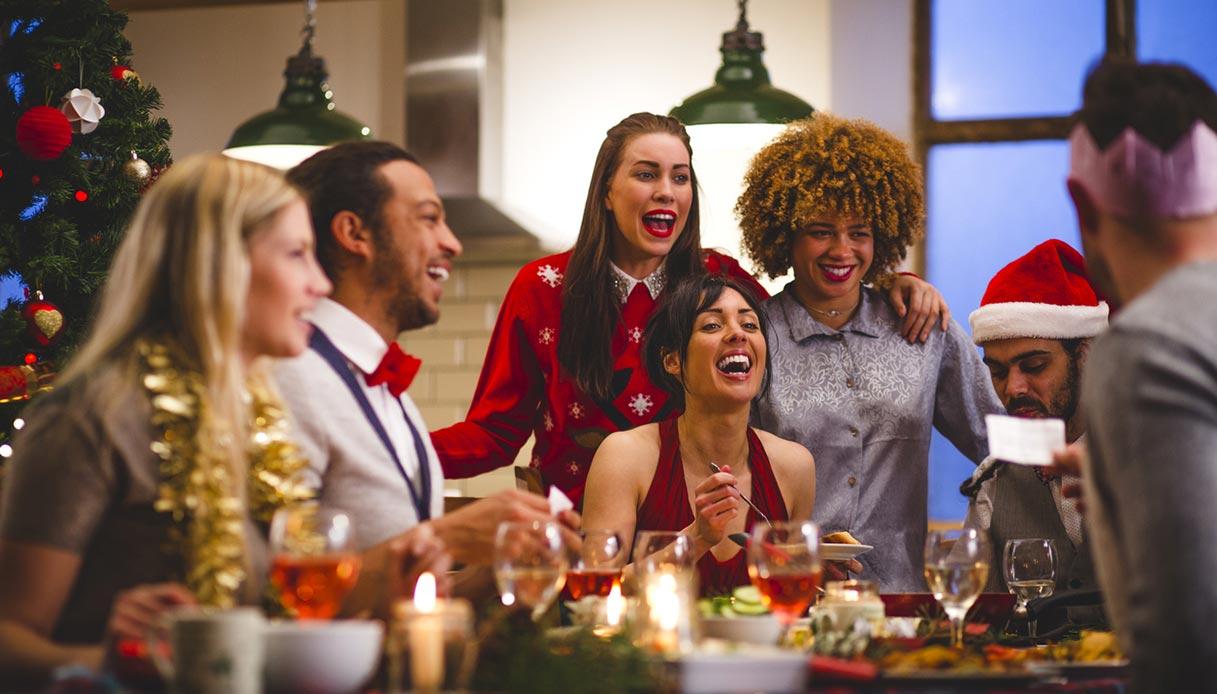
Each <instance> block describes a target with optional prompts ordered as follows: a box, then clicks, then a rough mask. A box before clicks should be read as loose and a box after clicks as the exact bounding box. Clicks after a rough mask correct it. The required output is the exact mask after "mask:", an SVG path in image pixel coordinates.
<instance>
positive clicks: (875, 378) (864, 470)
mask: <svg viewBox="0 0 1217 694" xmlns="http://www.w3.org/2000/svg"><path fill="white" fill-rule="evenodd" d="M765 307H766V309H767V310H768V312H769V318H770V321H771V326H772V329H771V331H770V335H769V355H770V359H771V360H772V361H773V382H772V385H771V387H770V391H769V396H768V398H766V399H763V400H762V401H761V402H760V403H759V404H758V405H757V406H755V407H754V409H753V420H754V424H755V425H756V426H758V427H759V428H761V429H764V430H766V431H769V432H772V433H774V434H776V435H778V436H781V437H782V438H785V439H790V440H793V441H798V442H799V443H801V444H803V445H804V446H806V447H807V449H808V450H810V451H811V453H812V455H814V456H815V460H816V503H815V511H814V518H815V520H816V522H817V523H819V524H820V526H821V532H823V533H828V532H834V531H837V530H848V531H849V532H850V533H852V534H853V535H854V537H856V538H858V540H860V541H861V542H863V543H864V544H869V545H874V546H875V549H874V551H872V552H869V553H867V554H864V555H862V557H860V558H859V560H860V561H861V562H862V564H863V565H864V566H865V567H866V570H865V571H864V572H863V574H862V577H863V578H869V579H872V580H875V581H877V582H878V583H879V587H880V590H882V591H883V592H907V591H924V590H925V589H926V586H925V578H924V576H923V574H922V568H923V567H922V564H923V561H924V559H923V552H924V544H925V533H926V521H927V513H928V511H927V503H928V499H927V494H928V486H929V450H930V427H931V425H932V426H934V427H936V428H937V429H938V430H939V431H940V432H942V433H943V435H945V436H946V437H947V438H948V439H949V440H950V441H951V443H953V444H955V447H956V448H958V449H959V450H960V451H961V452H962V453H963V454H964V455H966V456H967V457H968V458H970V459H972V461H973V462H980V461H981V460H982V459H983V458H984V457H985V456H986V455H987V454H988V440H987V436H986V433H985V422H984V416H985V415H986V414H990V413H1004V412H1005V410H1004V409H1003V408H1002V406H1001V403H1000V402H999V401H998V399H997V395H996V393H994V391H993V386H992V383H991V381H990V379H989V372H988V369H986V368H985V366H984V364H983V362H981V359H980V355H979V354H978V353H977V351H976V348H975V347H974V346H973V344H972V340H971V339H970V338H969V337H968V335H967V334H966V333H965V332H964V331H963V329H962V328H960V327H959V325H958V324H957V323H955V322H954V321H952V322H951V326H950V329H949V330H948V331H946V332H943V331H941V330H934V331H933V332H931V334H930V338H929V340H928V341H927V342H926V343H925V344H915V345H910V344H908V343H907V342H905V340H904V338H903V337H901V336H900V332H899V328H900V317H899V316H897V315H896V312H895V310H893V309H892V308H891V307H890V306H889V305H888V304H887V303H886V302H885V301H884V300H883V298H882V296H881V295H880V294H879V293H878V292H876V291H875V290H873V289H870V288H866V287H863V289H862V300H861V305H860V306H859V308H858V313H857V314H855V315H854V317H853V319H851V320H850V322H849V323H847V324H845V326H844V327H843V328H842V329H841V330H840V331H837V330H833V329H832V328H829V327H828V326H826V325H824V324H822V323H820V322H819V321H817V320H815V319H813V318H812V317H811V316H810V314H808V312H807V310H806V309H805V308H803V306H802V304H800V303H799V301H798V299H797V298H796V297H795V295H794V288H793V283H791V284H788V285H786V288H785V289H783V290H782V292H781V293H779V294H778V295H777V296H775V297H773V298H772V299H770V300H769V301H768V302H767V303H766V304H765Z"/></svg>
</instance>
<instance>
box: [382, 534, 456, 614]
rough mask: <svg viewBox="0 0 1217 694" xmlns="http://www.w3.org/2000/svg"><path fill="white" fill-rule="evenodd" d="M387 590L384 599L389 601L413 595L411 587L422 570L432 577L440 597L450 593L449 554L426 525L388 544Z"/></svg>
mask: <svg viewBox="0 0 1217 694" xmlns="http://www.w3.org/2000/svg"><path fill="white" fill-rule="evenodd" d="M389 562H390V567H391V570H390V572H389V589H388V590H386V591H385V592H386V593H387V595H386V597H387V598H388V599H389V600H390V601H392V600H395V599H397V598H409V597H411V596H413V595H414V586H415V584H417V583H418V577H419V576H421V575H422V574H423V572H424V571H427V572H430V573H431V574H432V575H434V576H435V585H436V590H437V592H438V593H439V594H440V595H448V594H449V593H450V592H451V587H452V586H451V579H450V578H449V576H448V572H449V571H451V570H452V555H451V554H449V553H448V549H447V548H446V547H445V546H444V542H443V540H440V539H439V537H438V536H437V535H436V534H435V531H434V530H432V528H431V524H430V523H423V524H421V525H416V526H414V527H413V528H410V529H409V530H407V531H406V532H404V533H402V534H401V535H398V536H397V537H395V538H393V539H392V540H391V541H390V542H389Z"/></svg>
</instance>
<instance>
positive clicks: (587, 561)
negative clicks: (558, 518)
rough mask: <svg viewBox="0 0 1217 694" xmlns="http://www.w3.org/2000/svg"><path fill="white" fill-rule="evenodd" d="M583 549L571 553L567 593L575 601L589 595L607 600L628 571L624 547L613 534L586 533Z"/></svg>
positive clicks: (584, 534)
mask: <svg viewBox="0 0 1217 694" xmlns="http://www.w3.org/2000/svg"><path fill="white" fill-rule="evenodd" d="M580 536H581V539H582V540H583V543H582V546H581V547H579V548H578V549H577V550H576V549H574V548H572V549H571V552H570V568H569V569H567V570H566V592H567V593H569V594H570V598H571V599H572V600H579V599H580V598H582V597H584V596H586V595H599V596H600V597H602V598H604V597H608V594H609V592H611V591H612V589H613V584H614V583H620V582H621V571H622V569H623V568H624V567H625V555H626V550H625V545H624V544H623V543H622V542H621V537H620V536H619V535H618V534H617V533H615V532H613V531H612V530H584V531H583V532H581V533H580Z"/></svg>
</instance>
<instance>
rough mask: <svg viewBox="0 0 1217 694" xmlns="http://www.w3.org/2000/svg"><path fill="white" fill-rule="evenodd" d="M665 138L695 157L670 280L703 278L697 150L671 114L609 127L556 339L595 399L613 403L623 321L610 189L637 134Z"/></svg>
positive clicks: (567, 365)
mask: <svg viewBox="0 0 1217 694" xmlns="http://www.w3.org/2000/svg"><path fill="white" fill-rule="evenodd" d="M651 133H664V134H668V135H673V136H675V137H677V138H680V141H681V142H683V143H684V145H685V149H686V150H688V152H689V157H690V167H689V170H690V177H689V180H690V184H691V185H692V186H693V202H692V204H691V205H690V206H689V211H688V215H687V217H686V218H685V226H684V230H683V231H682V232H681V234H680V237H679V238H678V239H676V243H675V244H674V245H673V246H672V250H671V251H670V252H669V253H668V256H667V258H666V259H665V260H664V269H665V271H666V272H667V281H668V283H669V284H672V285H675V284H676V283H678V282H680V281H681V280H683V279H685V278H687V277H690V276H692V275H694V274H696V273H700V272H704V271H705V266H704V264H703V262H702V258H701V226H700V222H701V217H700V215H699V213H698V198H699V195H698V190H697V175H696V174H695V173H693V167H692V165H691V163H692V157H693V148H692V146H691V145H690V144H689V134H688V133H687V132H685V126H684V125H682V124H681V122H680V121H678V120H676V119H675V118H672V117H670V116H659V115H655V114H653V113H635V114H633V115H631V116H628V117H626V118H625V119H624V120H622V121H621V122H620V123H618V124H617V125H614V126H613V127H612V128H609V131H608V133H607V136H606V137H605V138H604V142H603V143H601V145H600V151H599V152H598V153H597V154H596V164H595V166H594V168H593V169H592V180H591V184H590V185H589V186H588V188H587V202H586V203H585V204H584V206H583V223H582V224H581V225H580V227H579V238H578V239H577V240H576V241H575V247H574V250H573V251H572V252H571V257H570V263H569V264H568V265H567V268H566V278H565V281H564V282H563V286H562V323H561V325H562V330H561V331H560V334H559V336H558V362H559V363H560V364H561V365H562V368H563V369H564V370H565V371H566V373H567V374H568V375H569V376H570V377H571V378H573V379H574V381H575V384H576V385H577V386H578V387H579V389H580V390H582V391H583V392H584V393H587V394H588V395H590V396H591V397H592V398H594V399H596V400H612V399H613V398H614V397H615V396H616V395H617V394H616V393H613V392H612V380H613V374H612V369H613V355H612V352H611V350H612V341H613V330H614V329H615V328H616V327H617V323H618V322H619V321H620V320H621V301H620V299H619V298H618V296H617V293H616V291H614V289H613V278H612V267H611V265H610V264H609V263H610V260H611V259H610V250H611V248H612V237H613V234H616V233H620V232H618V231H617V223H616V221H615V220H614V218H613V215H612V214H611V213H610V212H609V211H608V210H607V209H606V208H605V205H604V201H605V198H606V196H607V195H608V190H609V184H610V182H612V180H613V176H614V174H616V172H617V167H618V166H620V165H621V153H622V151H623V150H625V147H626V145H627V144H629V142H630V141H631V140H633V139H634V138H635V137H638V136H640V135H649V134H651Z"/></svg>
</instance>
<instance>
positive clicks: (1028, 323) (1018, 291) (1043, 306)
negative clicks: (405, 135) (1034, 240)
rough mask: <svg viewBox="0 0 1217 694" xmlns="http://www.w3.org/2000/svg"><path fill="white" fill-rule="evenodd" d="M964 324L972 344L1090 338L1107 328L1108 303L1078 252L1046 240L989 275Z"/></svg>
mask: <svg viewBox="0 0 1217 694" xmlns="http://www.w3.org/2000/svg"><path fill="white" fill-rule="evenodd" d="M968 322H970V323H971V324H972V341H973V342H975V343H976V344H981V343H984V342H988V341H990V340H1003V339H1006V338H1012V337H1041V338H1049V339H1055V340H1068V339H1073V338H1080V337H1094V336H1095V335H1098V334H1099V333H1101V332H1103V330H1104V329H1105V328H1106V327H1107V302H1105V301H1103V300H1102V299H1101V298H1100V296H1099V295H1098V292H1096V291H1095V288H1094V287H1093V286H1092V285H1091V284H1090V280H1089V279H1087V277H1086V269H1085V265H1084V262H1083V260H1082V254H1081V253H1078V252H1077V251H1076V250H1074V249H1073V247H1072V246H1070V245H1069V244H1067V243H1065V242H1064V241H1058V240H1056V239H1049V240H1048V241H1045V242H1043V243H1041V244H1040V245H1038V246H1036V247H1035V248H1033V249H1031V252H1029V253H1027V254H1026V255H1024V256H1023V257H1021V258H1019V259H1018V260H1015V261H1014V262H1012V263H1010V264H1009V265H1007V266H1005V267H1004V268H1002V269H1001V270H1000V271H999V272H998V273H997V274H996V275H994V276H993V279H992V280H990V281H989V286H988V288H987V289H985V295H984V297H983V298H981V300H980V308H978V309H976V310H975V311H973V312H972V315H970V316H968Z"/></svg>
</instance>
